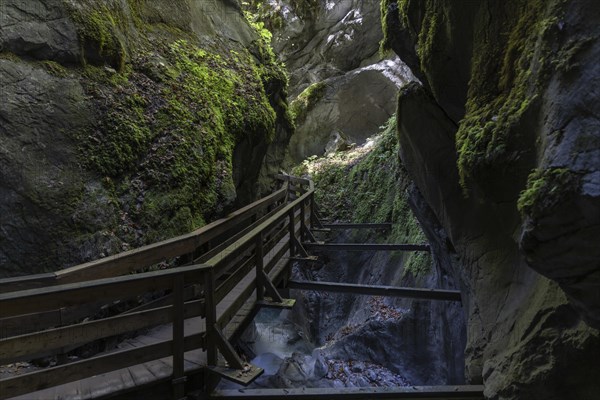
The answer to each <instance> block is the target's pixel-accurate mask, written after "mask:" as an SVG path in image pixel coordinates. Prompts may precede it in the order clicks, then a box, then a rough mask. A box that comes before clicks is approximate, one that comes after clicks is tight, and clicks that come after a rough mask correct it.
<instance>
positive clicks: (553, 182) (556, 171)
mask: <svg viewBox="0 0 600 400" xmlns="http://www.w3.org/2000/svg"><path fill="white" fill-rule="evenodd" d="M579 181H580V178H579V175H577V174H575V173H574V172H572V171H571V170H569V169H566V168H549V169H544V170H542V169H536V170H534V171H533V172H532V173H531V174H530V175H529V178H528V179H527V187H526V189H525V190H524V191H522V192H521V195H520V196H519V201H518V202H517V207H518V209H519V211H520V212H521V215H522V216H523V218H525V217H531V218H534V219H535V218H537V217H539V216H541V215H542V214H543V213H547V212H550V211H552V209H553V208H554V207H556V206H557V205H559V204H561V203H564V201H565V200H566V199H567V198H568V197H569V196H572V195H573V194H574V193H575V192H576V190H577V189H578V187H579Z"/></svg>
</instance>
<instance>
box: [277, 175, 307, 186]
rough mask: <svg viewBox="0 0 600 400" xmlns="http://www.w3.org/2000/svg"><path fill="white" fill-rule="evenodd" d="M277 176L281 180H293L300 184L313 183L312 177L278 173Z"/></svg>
mask: <svg viewBox="0 0 600 400" xmlns="http://www.w3.org/2000/svg"><path fill="white" fill-rule="evenodd" d="M275 178H276V179H279V180H281V181H285V182H292V183H296V184H299V185H308V186H311V185H312V183H313V182H312V181H311V180H310V179H305V178H299V177H297V176H292V175H283V174H277V175H275ZM311 189H312V188H311Z"/></svg>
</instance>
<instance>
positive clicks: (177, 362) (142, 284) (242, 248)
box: [0, 177, 314, 397]
mask: <svg viewBox="0 0 600 400" xmlns="http://www.w3.org/2000/svg"><path fill="white" fill-rule="evenodd" d="M285 179H287V180H288V182H292V181H293V182H294V184H295V185H302V186H308V188H307V189H306V188H301V189H297V193H298V198H297V199H295V200H294V201H291V202H289V203H287V204H285V203H283V204H280V202H281V201H283V200H285V199H288V200H289V197H288V196H287V195H288V187H284V188H282V189H280V190H278V191H276V192H275V193H273V194H272V195H270V196H267V197H265V198H263V199H261V200H259V201H258V202H255V203H253V204H251V205H249V206H247V207H244V208H243V209H241V210H238V211H236V212H234V213H232V214H230V215H229V216H228V217H227V218H224V219H222V220H219V221H215V222H214V223H212V224H209V225H207V226H205V227H203V228H201V229H199V230H197V231H195V232H192V233H190V234H187V235H182V236H179V237H177V238H173V239H169V240H166V241H162V242H159V243H156V244H153V245H149V246H144V247H142V248H139V249H135V250H131V251H129V252H125V253H122V254H118V255H115V256H112V257H107V258H105V259H102V260H97V261H94V262H91V263H86V264H82V265H79V266H75V267H72V268H67V269H64V270H61V271H58V272H56V273H51V274H44V275H39V276H36V277H33V278H32V277H23V278H16V279H11V280H3V281H2V280H0V288H5V287H7V286H8V284H9V283H10V284H12V285H13V287H16V288H17V290H16V291H15V290H12V291H3V292H2V293H1V294H0V318H5V319H6V318H16V317H17V316H22V315H24V314H32V313H37V314H34V315H43V314H44V313H45V312H48V311H54V310H57V309H64V308H68V307H82V306H83V305H85V304H88V303H89V302H98V301H107V300H114V299H119V300H122V299H124V298H132V297H134V296H136V295H139V294H143V293H147V292H152V291H156V290H172V295H171V299H172V304H170V305H163V306H159V307H157V306H154V308H151V309H146V310H140V311H136V312H129V313H126V314H122V315H117V316H113V317H109V318H104V319H100V320H95V321H90V322H84V323H78V324H73V325H67V326H61V327H58V328H51V329H47V330H40V331H36V332H32V333H28V334H24V335H20V336H12V337H8V338H3V339H0V353H1V354H2V355H1V356H0V362H13V361H17V360H26V359H28V357H32V356H39V355H51V354H53V350H54V351H59V352H60V351H64V350H65V349H68V348H71V349H72V348H74V347H76V346H79V345H82V344H85V343H89V342H90V341H94V340H98V339H101V338H105V337H108V336H112V335H118V334H123V333H128V332H135V331H136V330H139V329H142V328H147V327H151V326H156V325H160V324H165V323H172V324H173V325H172V329H173V339H172V340H170V341H164V342H160V343H156V344H150V345H144V346H142V347H140V348H136V349H132V350H126V351H120V352H116V353H114V354H107V355H99V356H96V357H93V358H92V359H90V360H85V361H81V362H76V363H72V364H67V365H64V366H58V367H54V368H49V369H45V370H40V371H35V372H32V373H29V374H24V375H21V376H16V377H9V378H5V379H2V380H0V388H1V389H2V395H6V394H9V395H11V396H14V395H18V394H23V393H27V392H28V391H30V390H31V389H33V388H43V387H49V386H53V385H57V384H60V383H65V382H70V381H72V380H77V379H82V378H85V377H89V376H92V375H95V374H98V373H101V372H107V371H110V370H114V369H118V368H123V367H127V366H131V365H136V364H139V363H141V362H145V361H148V360H154V359H157V358H162V357H167V356H172V357H173V365H174V367H173V375H172V379H173V384H174V388H175V392H174V393H176V394H175V397H178V396H179V394H181V393H182V390H183V382H184V381H185V371H184V369H183V363H184V358H183V352H184V351H188V350H192V349H194V348H196V347H194V346H197V344H198V341H199V340H202V341H203V343H204V344H203V347H204V348H205V349H207V351H208V361H209V365H216V361H217V358H216V350H215V349H216V348H217V347H216V346H218V348H219V351H221V352H222V354H223V355H224V356H225V357H226V359H227V360H228V362H229V363H230V365H232V366H236V367H237V368H241V365H242V364H240V362H239V360H237V359H236V357H237V356H236V355H235V351H234V350H233V348H232V347H230V346H229V345H228V344H227V343H225V344H224V342H223V337H224V336H223V334H222V332H221V331H220V329H223V328H224V327H225V325H226V324H227V323H228V322H229V321H230V320H231V319H232V318H233V316H235V315H236V313H238V310H239V309H240V307H242V306H243V305H244V304H245V303H246V302H248V301H249V300H250V296H251V295H252V292H253V291H254V290H256V289H257V288H258V287H264V285H265V284H269V285H271V286H268V287H267V289H268V290H269V291H270V292H269V293H272V294H274V295H277V296H275V297H280V296H279V295H278V293H276V290H275V289H274V286H272V283H271V280H275V279H280V278H279V277H281V276H282V275H283V273H284V272H285V271H286V270H287V269H286V268H285V266H284V264H282V262H285V264H287V263H288V262H289V261H288V260H287V258H284V257H285V254H288V253H289V254H290V257H292V256H293V252H294V246H295V245H294V243H300V242H299V241H298V238H299V237H300V235H301V234H302V232H303V229H304V227H305V224H306V223H307V221H310V219H307V215H306V212H305V211H306V210H307V209H308V208H309V206H310V207H312V196H313V192H314V186H313V184H312V182H311V181H309V180H305V179H301V178H294V177H287V178H285ZM288 186H289V185H288ZM300 193H301V194H300ZM270 206H274V207H271V208H270V210H269V212H268V213H267V214H266V215H261V216H259V217H258V218H253V219H252V222H253V224H252V225H250V226H248V227H245V228H243V229H242V230H241V231H239V226H240V225H241V226H242V227H243V226H244V221H247V220H248V219H250V218H252V217H255V216H257V215H259V213H260V212H262V210H263V209H264V208H266V207H270ZM311 210H312V208H311ZM255 219H258V220H257V221H255ZM234 229H238V232H235V233H234V232H233V231H234ZM229 232H232V233H231V237H224V235H225V234H229ZM286 237H288V239H285V238H286ZM216 238H218V239H217V243H216V247H213V249H215V250H214V251H212V252H210V254H211V257H210V258H209V259H208V260H206V263H203V264H197V265H191V266H183V267H177V268H172V269H167V270H160V271H152V272H144V273H138V274H134V275H122V274H124V273H127V272H132V271H135V270H137V269H139V268H140V267H145V266H148V265H152V264H154V263H156V262H157V261H160V260H161V259H166V258H170V257H174V256H179V255H183V254H189V253H192V252H193V251H194V250H196V249H197V248H198V247H199V246H201V245H202V244H205V243H208V242H209V241H211V240H215V239H216ZM219 243H222V244H221V245H219ZM211 244H212V245H214V244H215V243H214V242H212V243H211ZM298 246H300V245H299V244H298ZM217 249H218V250H217ZM217 252H218V253H217ZM263 253H264V254H263ZM267 254H268V256H267ZM263 256H264V257H267V258H266V260H267V261H265V262H263V258H264V257H263ZM275 266H277V268H275ZM252 269H256V270H257V272H256V276H258V277H259V279H257V278H252V279H250V280H251V282H250V281H249V278H250V277H251V276H250V275H249V274H250V272H251V271H252ZM225 272H227V273H228V275H223V274H224V273H225ZM220 275H223V277H225V276H227V278H226V279H222V280H220V281H219V284H218V285H217V284H216V283H215V279H216V278H218V277H219V276H220ZM269 276H270V277H269ZM244 279H245V280H246V281H248V283H244V285H245V286H243V290H241V291H240V293H236V295H235V297H234V298H232V299H231V302H230V303H228V306H227V308H226V309H225V310H223V312H222V313H221V314H220V315H219V316H218V317H217V315H216V306H217V304H218V303H219V302H220V301H221V300H223V299H224V298H225V296H226V295H227V294H228V293H230V292H231V290H232V289H233V288H234V287H236V286H237V285H239V284H240V283H241V282H242V280H244ZM265 280H266V281H265ZM41 282H46V283H48V282H50V283H51V284H50V285H47V286H45V287H41V288H39V287H37V288H35V286H36V285H39V284H40V283H41ZM185 284H188V285H189V284H193V285H201V286H202V287H203V291H202V292H200V291H199V290H198V291H196V289H194V296H200V298H198V297H195V298H192V299H191V301H190V300H189V299H190V297H186V295H184V291H185V290H186V288H185ZM257 284H258V285H259V286H257ZM23 288H27V289H24V290H22V289H23ZM186 299H188V301H187V302H186ZM198 315H202V316H205V318H206V333H205V334H195V335H194V336H193V339H194V340H192V337H185V332H184V329H183V327H184V324H183V321H184V320H185V319H186V318H190V317H195V316H198ZM42 329H43V328H42ZM228 346H229V347H228ZM92 360H94V361H92ZM179 397H180V396H179Z"/></svg>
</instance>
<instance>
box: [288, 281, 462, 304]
mask: <svg viewBox="0 0 600 400" xmlns="http://www.w3.org/2000/svg"><path fill="white" fill-rule="evenodd" d="M288 288H289V289H299V290H314V291H318V292H336V293H354V294H360V295H369V296H388V297H406V298H411V299H426V300H447V301H461V296H460V291H459V290H445V289H417V288H406V287H394V286H378V285H359V284H353V283H337V282H312V281H295V280H291V281H289V282H288Z"/></svg>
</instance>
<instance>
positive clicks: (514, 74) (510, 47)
mask: <svg viewBox="0 0 600 400" xmlns="http://www.w3.org/2000/svg"><path fill="white" fill-rule="evenodd" d="M512 3H515V4H512ZM563 3H564V2H563V1H562V0H558V1H553V2H545V1H541V0H535V1H527V2H511V4H508V5H507V6H506V8H507V9H509V10H510V13H511V15H509V16H508V17H507V20H508V21H509V22H508V23H509V24H510V26H509V29H508V34H505V31H506V30H507V28H506V26H504V25H503V26H496V27H494V28H492V29H490V31H492V34H493V35H496V36H495V37H493V38H487V39H485V40H484V39H481V38H480V39H479V40H476V42H475V47H474V49H473V63H472V76H471V80H470V82H469V92H468V101H467V105H466V115H465V117H464V119H463V120H462V121H461V123H460V127H459V130H458V132H457V150H458V168H459V173H460V177H461V184H462V185H463V187H465V188H466V187H467V186H468V185H467V181H468V179H470V178H475V179H478V178H479V179H485V171H486V170H487V169H489V168H493V167H494V166H498V165H500V164H502V165H503V168H506V167H507V161H508V160H517V159H519V157H520V156H519V154H520V151H521V150H520V148H521V146H522V143H524V142H526V141H527V138H528V136H531V132H529V130H528V128H527V126H524V125H523V124H524V121H527V119H528V118H527V117H526V116H527V115H534V114H535V113H536V112H537V111H536V110H537V109H538V106H539V104H538V101H537V100H538V97H537V93H539V92H540V91H541V90H542V87H543V85H545V84H546V79H545V77H546V76H547V71H548V70H549V69H550V68H552V62H553V61H552V58H553V56H552V54H553V51H551V50H550V46H552V45H553V44H552V43H553V41H554V38H555V37H556V35H557V32H558V27H557V20H558V18H557V16H558V15H560V13H562V8H563V7H562V6H563ZM540 54H545V55H548V56H547V57H540Z"/></svg>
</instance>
